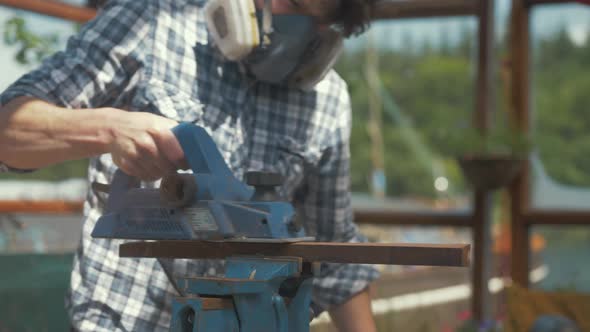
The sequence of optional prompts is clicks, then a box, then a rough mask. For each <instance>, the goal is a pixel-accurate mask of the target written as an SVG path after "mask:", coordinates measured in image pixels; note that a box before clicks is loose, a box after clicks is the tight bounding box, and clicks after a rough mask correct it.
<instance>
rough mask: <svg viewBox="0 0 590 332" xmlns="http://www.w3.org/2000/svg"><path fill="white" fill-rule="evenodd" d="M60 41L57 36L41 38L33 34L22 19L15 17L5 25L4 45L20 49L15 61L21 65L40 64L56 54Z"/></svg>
mask: <svg viewBox="0 0 590 332" xmlns="http://www.w3.org/2000/svg"><path fill="white" fill-rule="evenodd" d="M58 41H59V39H58V36H57V34H49V35H44V36H39V35H37V34H35V33H33V32H32V31H31V30H30V29H29V28H28V26H27V23H26V22H25V20H24V19H23V18H22V17H18V16H17V17H13V18H11V19H9V20H8V21H6V22H5V23H4V43H5V44H6V45H9V46H17V47H18V51H17V53H16V55H15V59H16V61H17V62H18V63H20V64H31V63H35V62H40V61H41V60H42V59H43V58H44V57H46V56H48V55H50V54H53V53H54V52H55V49H56V47H57V44H58Z"/></svg>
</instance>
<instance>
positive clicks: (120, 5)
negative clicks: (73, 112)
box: [0, 0, 154, 172]
mask: <svg viewBox="0 0 590 332" xmlns="http://www.w3.org/2000/svg"><path fill="white" fill-rule="evenodd" d="M150 3H151V1H135V0H125V1H110V2H109V3H108V5H107V6H106V7H105V8H104V10H103V11H102V12H101V14H100V15H99V16H97V17H96V18H95V19H94V20H92V21H90V22H89V23H88V24H86V25H85V26H84V27H83V28H82V29H81V31H80V32H79V33H78V34H77V35H75V36H73V37H71V38H70V39H69V40H68V43H67V46H66V49H65V50H64V51H60V52H57V53H55V54H53V55H52V56H50V57H48V58H47V59H45V60H44V61H43V63H42V64H41V65H40V66H39V67H38V68H37V69H35V70H33V71H31V72H29V73H28V74H26V75H24V76H22V77H21V78H19V79H18V80H17V81H16V82H14V83H13V84H12V85H10V86H9V87H8V88H7V89H6V90H5V91H4V92H3V93H2V94H1V95H0V106H2V105H6V104H7V103H8V102H9V101H11V100H13V99H14V98H16V97H21V96H30V97H35V98H39V99H42V100H44V101H47V102H50V103H52V104H54V105H58V106H61V107H67V108H99V107H103V106H106V105H109V106H112V105H113V104H117V100H123V99H125V98H126V97H128V96H129V94H130V92H131V91H132V90H133V85H134V84H133V82H135V81H137V79H138V76H139V75H140V74H141V69H142V67H143V63H144V60H145V59H143V58H142V57H145V55H143V54H145V53H142V52H139V50H142V49H143V50H145V48H147V47H151V45H148V43H153V42H152V41H151V40H152V38H147V37H148V36H149V35H150V34H152V33H153V29H154V24H151V23H152V22H151V21H152V20H153V17H152V16H153V15H152V14H151V12H152V11H151V9H150V8H151V5H150ZM7 171H17V170H14V169H11V168H10V167H8V166H6V165H2V164H1V163H0V172H7Z"/></svg>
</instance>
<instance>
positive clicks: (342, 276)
mask: <svg viewBox="0 0 590 332" xmlns="http://www.w3.org/2000/svg"><path fill="white" fill-rule="evenodd" d="M338 99H339V100H340V102H339V104H340V105H338V107H336V112H338V113H339V114H343V115H340V116H338V118H339V119H340V120H337V122H341V124H340V125H336V126H335V127H336V128H338V129H336V131H335V132H334V133H332V135H331V137H333V139H330V140H333V141H334V143H333V144H332V145H331V146H330V147H328V148H326V149H324V150H323V152H322V156H321V158H320V160H319V162H318V164H317V165H315V167H313V168H312V169H310V170H309V172H307V179H306V190H305V191H304V194H303V195H302V197H303V204H302V211H299V212H298V213H302V214H303V216H302V219H301V220H304V221H305V226H306V229H307V230H308V232H309V233H310V234H312V235H315V236H316V239H317V241H327V242H366V241H367V239H366V238H365V237H364V236H363V235H362V234H360V233H359V230H358V228H357V226H356V225H355V223H354V222H353V211H352V206H351V195H350V167H349V165H350V149H349V137H350V102H349V96H348V93H347V92H346V89H344V92H343V94H342V95H341V96H340V98H338ZM334 137H335V139H334ZM378 277H379V273H378V271H377V269H375V267H373V266H372V265H366V264H322V265H321V270H320V275H319V277H317V278H316V279H314V283H313V286H314V292H313V305H314V309H315V313H316V314H319V313H320V312H321V311H323V310H327V309H330V308H332V307H333V306H336V305H339V304H341V303H343V302H345V301H346V300H347V299H349V298H350V297H352V296H353V295H355V294H356V293H358V292H360V291H362V290H364V289H365V288H366V287H367V286H368V285H369V283H370V282H372V281H373V280H375V279H377V278H378Z"/></svg>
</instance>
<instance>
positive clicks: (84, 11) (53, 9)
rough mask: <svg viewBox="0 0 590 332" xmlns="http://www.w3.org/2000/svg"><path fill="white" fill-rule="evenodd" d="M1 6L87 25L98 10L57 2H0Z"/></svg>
mask: <svg viewBox="0 0 590 332" xmlns="http://www.w3.org/2000/svg"><path fill="white" fill-rule="evenodd" d="M0 6H7V7H12V8H16V9H23V10H28V11H31V12H34V13H37V14H42V15H48V16H53V17H58V18H63V19H66V20H69V21H74V22H78V23H85V22H87V21H90V20H91V19H93V18H94V17H95V16H96V10H94V9H90V8H86V7H80V6H74V5H69V4H66V3H63V2H60V1H55V0H0Z"/></svg>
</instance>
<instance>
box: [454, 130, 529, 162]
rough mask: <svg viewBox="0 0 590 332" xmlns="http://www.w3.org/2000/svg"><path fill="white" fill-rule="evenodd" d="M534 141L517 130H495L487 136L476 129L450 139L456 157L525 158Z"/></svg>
mask: <svg viewBox="0 0 590 332" xmlns="http://www.w3.org/2000/svg"><path fill="white" fill-rule="evenodd" d="M531 141H532V140H531V139H530V138H529V137H528V136H526V135H524V134H521V133H519V132H518V131H516V130H511V129H507V128H505V127H500V128H494V129H493V130H492V131H491V132H489V133H487V134H482V132H481V131H479V130H476V129H475V128H468V129H465V130H462V131H457V132H456V133H455V134H454V135H452V136H451V137H450V138H449V142H450V143H451V145H452V146H453V148H452V149H453V153H454V154H455V155H456V156H512V157H515V158H525V157H526V155H527V154H528V153H529V152H530V150H531V146H532V142H531Z"/></svg>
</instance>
